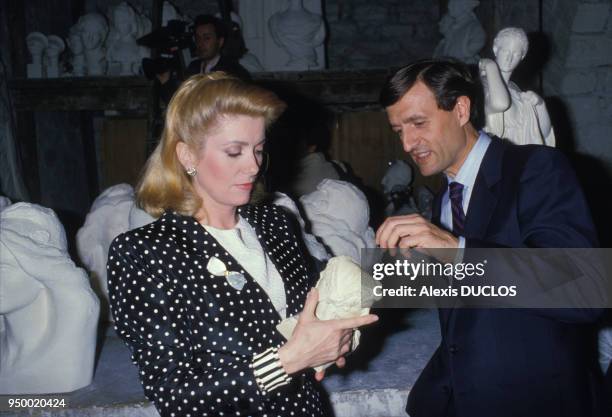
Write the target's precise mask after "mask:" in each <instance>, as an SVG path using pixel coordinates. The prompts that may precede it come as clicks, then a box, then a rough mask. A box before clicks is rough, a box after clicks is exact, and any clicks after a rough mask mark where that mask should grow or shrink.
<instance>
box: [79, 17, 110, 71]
mask: <svg viewBox="0 0 612 417" xmlns="http://www.w3.org/2000/svg"><path fill="white" fill-rule="evenodd" d="M77 27H78V31H79V33H80V34H81V40H82V41H83V47H84V49H85V64H86V73H87V75H104V74H106V67H107V63H106V52H105V49H104V41H105V40H106V37H107V35H108V24H107V23H106V19H105V18H104V16H102V15H101V14H98V13H89V14H86V15H84V16H81V17H80V18H79V21H78V22H77Z"/></svg>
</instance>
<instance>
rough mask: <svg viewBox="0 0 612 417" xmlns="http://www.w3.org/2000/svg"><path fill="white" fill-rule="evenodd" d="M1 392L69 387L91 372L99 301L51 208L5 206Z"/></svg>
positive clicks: (0, 219)
mask: <svg viewBox="0 0 612 417" xmlns="http://www.w3.org/2000/svg"><path fill="white" fill-rule="evenodd" d="M0 288H2V291H0V321H2V322H3V323H4V326H3V327H0V345H1V346H2V347H3V349H2V350H0V394H9V393H10V394H25V393H51V392H68V391H73V390H75V389H78V388H81V387H83V386H85V385H88V384H89V383H90V382H91V379H92V376H93V359H94V353H95V345H96V330H97V325H98V313H99V304H98V300H97V298H96V296H95V295H94V294H93V292H92V291H91V288H90V286H89V282H88V280H87V277H86V275H85V272H84V271H83V270H82V269H80V268H77V267H76V266H75V265H74V263H73V262H72V261H71V260H70V257H69V255H68V253H67V243H66V235H65V232H64V228H63V226H62V225H61V223H60V222H59V220H58V219H57V217H56V216H55V213H54V212H53V210H51V209H48V208H44V207H40V206H37V205H35V204H28V203H17V204H13V205H11V206H9V207H7V208H5V209H4V210H2V211H1V212H0Z"/></svg>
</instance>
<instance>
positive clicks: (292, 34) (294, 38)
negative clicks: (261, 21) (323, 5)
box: [268, 0, 325, 71]
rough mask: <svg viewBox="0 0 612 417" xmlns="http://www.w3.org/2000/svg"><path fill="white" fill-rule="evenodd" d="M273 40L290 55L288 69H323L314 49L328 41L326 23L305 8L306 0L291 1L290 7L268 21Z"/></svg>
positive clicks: (319, 16) (286, 67)
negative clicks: (326, 39) (304, 2)
mask: <svg viewBox="0 0 612 417" xmlns="http://www.w3.org/2000/svg"><path fill="white" fill-rule="evenodd" d="M268 27H269V29H270V34H271V35H272V39H273V40H274V42H275V43H276V44H277V45H278V46H280V47H281V48H283V49H284V50H285V51H286V52H287V53H288V54H289V60H288V61H287V63H286V65H285V69H287V70H297V71H299V70H308V69H315V68H322V67H323V65H322V63H319V62H318V61H317V53H316V50H315V48H316V47H317V46H319V45H321V44H322V43H323V41H324V40H325V22H324V21H323V17H322V16H321V15H319V14H315V13H312V12H310V11H308V10H306V9H305V8H304V4H303V0H289V5H288V7H287V9H285V10H284V11H282V12H278V13H275V14H274V15H272V16H271V17H270V19H269V20H268Z"/></svg>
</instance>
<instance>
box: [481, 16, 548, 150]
mask: <svg viewBox="0 0 612 417" xmlns="http://www.w3.org/2000/svg"><path fill="white" fill-rule="evenodd" d="M528 47H529V41H528V39H527V35H526V34H525V31H524V30H523V29H521V28H513V27H510V28H505V29H502V30H501V31H499V33H498V34H497V36H496V37H495V40H494V41H493V53H494V54H495V61H496V62H494V61H492V60H490V59H481V60H480V62H479V68H480V76H481V79H482V83H483V87H484V92H485V115H486V127H485V130H486V131H487V132H488V133H490V134H492V135H495V136H499V137H500V138H506V139H509V140H511V141H512V142H514V143H516V144H519V145H526V144H531V143H535V144H539V145H548V146H553V147H554V146H555V132H554V130H553V128H552V124H551V121H550V117H549V115H548V111H547V110H546V105H545V104H544V100H542V98H541V97H540V96H539V95H537V94H536V93H535V92H533V91H521V89H520V88H519V87H518V86H517V85H516V84H515V83H514V82H512V81H510V76H511V75H512V72H513V71H514V69H515V68H516V67H517V66H518V64H519V63H520V62H521V61H522V60H523V58H524V57H525V55H526V54H527V49H528Z"/></svg>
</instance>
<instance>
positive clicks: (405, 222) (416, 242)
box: [376, 214, 459, 249]
mask: <svg viewBox="0 0 612 417" xmlns="http://www.w3.org/2000/svg"><path fill="white" fill-rule="evenodd" d="M376 244H377V245H378V246H379V247H381V248H401V249H411V248H434V249H436V248H457V247H458V246H459V239H457V238H456V237H455V236H453V235H452V234H451V233H449V232H447V231H446V230H443V229H440V228H439V227H437V226H435V225H434V224H432V223H430V222H429V221H427V220H425V219H424V218H423V217H422V216H421V215H419V214H409V215H407V216H395V217H388V218H387V219H386V220H385V222H384V223H383V224H382V225H381V226H380V227H379V228H378V230H377V231H376Z"/></svg>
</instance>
